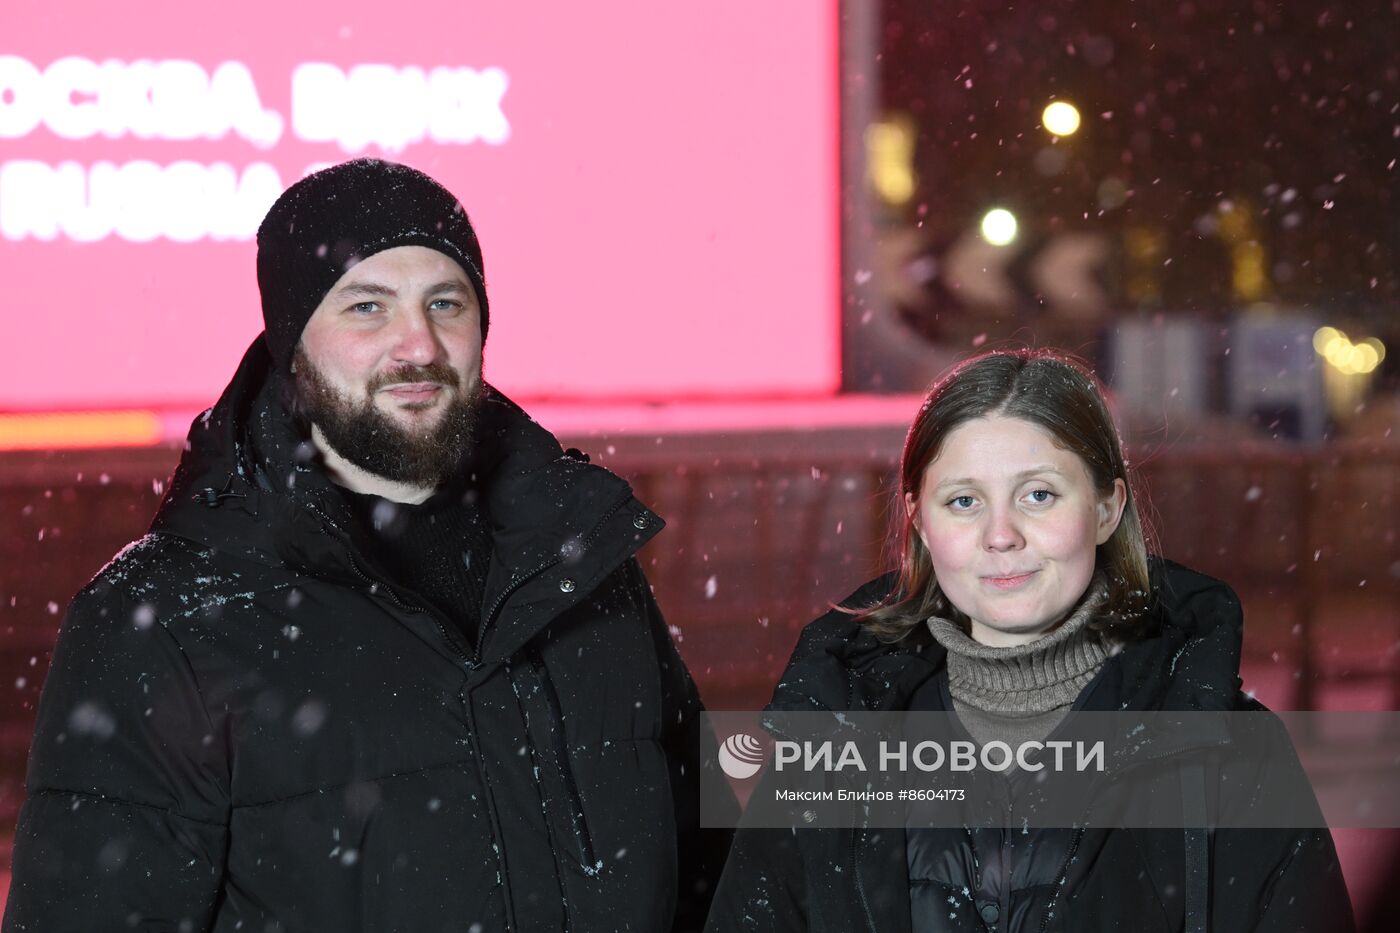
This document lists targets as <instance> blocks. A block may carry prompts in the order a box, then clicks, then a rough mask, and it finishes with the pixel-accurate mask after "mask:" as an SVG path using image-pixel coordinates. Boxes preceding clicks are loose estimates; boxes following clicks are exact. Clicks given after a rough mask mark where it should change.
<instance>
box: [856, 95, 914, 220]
mask: <svg viewBox="0 0 1400 933" xmlns="http://www.w3.org/2000/svg"><path fill="white" fill-rule="evenodd" d="M916 135H917V134H916V132H915V129H914V124H913V123H912V121H910V120H909V118H908V117H891V118H890V119H887V120H881V121H879V122H876V123H872V124H871V125H870V127H869V128H868V129H867V130H866V131H865V151H866V158H867V162H868V164H869V166H870V182H871V184H872V185H873V186H874V188H875V193H876V194H878V195H879V196H880V198H881V199H882V200H883V201H884V202H885V203H886V204H891V205H894V206H896V207H897V206H900V205H903V204H907V203H908V202H909V199H910V198H912V197H913V196H914V191H915V190H916V188H917V187H918V179H917V178H916V177H915V175H914V140H915V137H916Z"/></svg>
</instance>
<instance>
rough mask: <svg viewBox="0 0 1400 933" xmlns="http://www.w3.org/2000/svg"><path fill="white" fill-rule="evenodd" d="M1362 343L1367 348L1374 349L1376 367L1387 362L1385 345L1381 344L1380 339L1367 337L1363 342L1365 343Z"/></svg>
mask: <svg viewBox="0 0 1400 933" xmlns="http://www.w3.org/2000/svg"><path fill="white" fill-rule="evenodd" d="M1361 342H1362V343H1364V344H1365V345H1366V346H1368V347H1370V348H1371V349H1373V350H1375V351H1376V365H1377V366H1379V365H1381V364H1382V363H1384V362H1385V344H1383V343H1381V342H1380V339H1379V338H1376V337H1367V338H1366V339H1365V340H1363V341H1361Z"/></svg>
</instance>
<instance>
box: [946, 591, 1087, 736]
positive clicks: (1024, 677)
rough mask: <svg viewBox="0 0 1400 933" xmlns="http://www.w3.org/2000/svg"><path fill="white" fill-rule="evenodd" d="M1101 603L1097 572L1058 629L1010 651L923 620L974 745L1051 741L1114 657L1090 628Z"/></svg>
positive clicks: (955, 627) (952, 626)
mask: <svg viewBox="0 0 1400 933" xmlns="http://www.w3.org/2000/svg"><path fill="white" fill-rule="evenodd" d="M1107 599H1108V582H1107V580H1106V579H1105V578H1104V576H1103V574H1101V573H1097V574H1095V575H1094V578H1093V580H1091V581H1090V583H1089V589H1088V590H1087V591H1086V592H1085V595H1084V597H1083V598H1082V599H1081V600H1080V601H1079V604H1078V605H1077V606H1076V607H1075V608H1074V610H1073V611H1072V612H1071V613H1070V614H1069V616H1068V617H1067V618H1066V619H1065V620H1064V622H1062V623H1060V625H1059V626H1058V627H1057V628H1056V629H1055V630H1054V631H1052V632H1051V633H1050V634H1048V635H1044V636H1042V637H1040V638H1037V639H1036V640H1035V641H1033V642H1030V643H1028V644H1025V645H1017V646H1016V647H1014V648H993V647H991V646H989V645H984V644H982V643H980V642H977V641H974V640H973V639H972V638H970V637H968V635H966V634H965V633H964V632H963V630H962V629H961V628H959V627H958V625H957V624H956V623H954V622H950V621H949V620H947V619H940V618H938V617H936V616H935V617H933V618H931V619H929V620H928V627H929V631H930V632H931V633H932V634H933V637H934V639H935V640H936V641H937V642H938V643H939V644H940V645H942V646H943V647H944V648H945V649H946V650H947V652H948V692H949V693H951V694H952V696H953V707H954V709H956V711H957V714H958V718H959V719H960V720H961V721H962V724H963V726H964V727H965V728H966V729H967V731H968V734H969V735H971V736H972V737H973V738H974V739H976V740H977V742H978V743H979V744H986V743H987V742H990V741H992V740H994V739H999V740H1001V741H1003V742H1007V743H1009V744H1010V745H1011V746H1013V747H1015V746H1017V745H1019V744H1020V743H1022V742H1029V741H1041V740H1043V739H1045V738H1046V737H1047V736H1048V735H1050V733H1051V732H1052V731H1054V729H1055V727H1056V726H1057V725H1059V724H1060V721H1061V720H1062V719H1064V717H1065V716H1066V715H1067V714H1068V713H1069V709H1070V707H1071V706H1073V705H1074V701H1075V699H1076V698H1078V696H1079V692H1080V691H1081V690H1083V689H1084V687H1085V685H1087V684H1088V683H1089V681H1090V680H1093V678H1094V675H1095V674H1096V673H1098V670H1099V668H1100V667H1102V666H1103V662H1104V660H1105V659H1106V658H1107V657H1108V656H1109V654H1111V653H1112V647H1111V643H1110V642H1109V641H1108V640H1107V639H1106V638H1105V637H1104V636H1102V635H1101V634H1100V633H1098V632H1096V631H1094V630H1092V629H1090V628H1089V627H1088V623H1089V622H1090V621H1091V620H1092V619H1093V618H1094V617H1095V616H1096V615H1097V614H1098V612H1099V610H1100V609H1101V608H1102V606H1103V604H1104V603H1105V602H1106V601H1107Z"/></svg>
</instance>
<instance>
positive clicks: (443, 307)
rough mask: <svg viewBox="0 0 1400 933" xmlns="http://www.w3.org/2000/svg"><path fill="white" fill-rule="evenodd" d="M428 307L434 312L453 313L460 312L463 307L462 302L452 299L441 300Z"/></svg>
mask: <svg viewBox="0 0 1400 933" xmlns="http://www.w3.org/2000/svg"><path fill="white" fill-rule="evenodd" d="M428 307H430V308H432V309H433V310H434V311H448V312H452V311H457V310H459V309H460V308H461V307H462V303H461V302H460V301H454V300H453V299H451V298H439V299H437V300H436V301H434V302H433V303H432V304H431V305H429V306H428Z"/></svg>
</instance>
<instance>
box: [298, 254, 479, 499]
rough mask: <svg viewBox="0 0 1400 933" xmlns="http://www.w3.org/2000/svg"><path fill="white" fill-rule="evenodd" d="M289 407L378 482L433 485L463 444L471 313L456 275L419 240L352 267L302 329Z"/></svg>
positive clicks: (472, 390) (468, 412) (471, 413)
mask: <svg viewBox="0 0 1400 933" xmlns="http://www.w3.org/2000/svg"><path fill="white" fill-rule="evenodd" d="M294 365H295V369H296V382H297V393H298V399H299V403H300V405H301V407H302V409H303V412H304V414H305V415H306V416H307V417H308V418H309V419H310V420H311V422H312V423H313V424H314V425H315V426H316V427H317V428H319V429H320V431H321V434H322V435H323V437H324V438H325V441H326V442H327V443H328V444H329V445H330V446H331V447H332V448H333V449H334V450H335V452H336V453H338V454H340V455H341V456H342V457H344V458H345V459H347V460H349V461H350V462H351V463H353V464H355V465H356V466H358V467H360V468H362V469H364V470H367V471H369V472H370V473H373V474H375V475H378V476H382V477H384V478H386V479H390V480H393V481H394V482H400V483H411V484H414V485H437V484H438V483H440V482H441V481H442V480H443V479H445V478H446V477H447V476H448V475H449V474H450V473H451V472H452V471H453V470H454V469H455V467H456V466H457V465H458V464H459V463H460V461H461V459H462V457H463V455H464V454H465V453H466V452H467V451H468V450H469V449H470V446H471V442H472V437H471V435H472V428H473V426H474V423H475V415H476V407H477V403H478V402H479V401H480V397H481V311H480V305H479V304H478V301H477V296H476V291H475V289H473V288H472V285H471V282H470V280H468V278H467V276H466V273H465V272H463V271H462V268H461V267H460V266H459V265H457V263H456V262H454V261H453V260H452V259H451V258H449V257H448V256H446V255H444V254H442V253H439V252H437V251H436V250H433V249H428V248H427V247H424V246H399V247H395V248H393V249H388V250H384V251H383V252H381V253H375V254H374V255H373V256H370V257H369V258H368V259H365V260H363V261H362V262H360V263H358V264H356V265H355V266H353V267H352V268H351V269H350V271H348V272H346V273H345V275H343V276H342V277H341V278H340V281H338V282H336V283H335V285H334V286H332V287H331V290H330V291H329V292H327V293H326V296H325V298H323V299H322V300H321V303H320V305H318V306H317V308H316V310H315V311H314V312H313V313H312V315H311V319H310V320H309V321H308V322H307V324H306V329H305V330H303V331H302V335H301V343H300V344H299V345H298V347H297V351H296V356H295V360H294Z"/></svg>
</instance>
